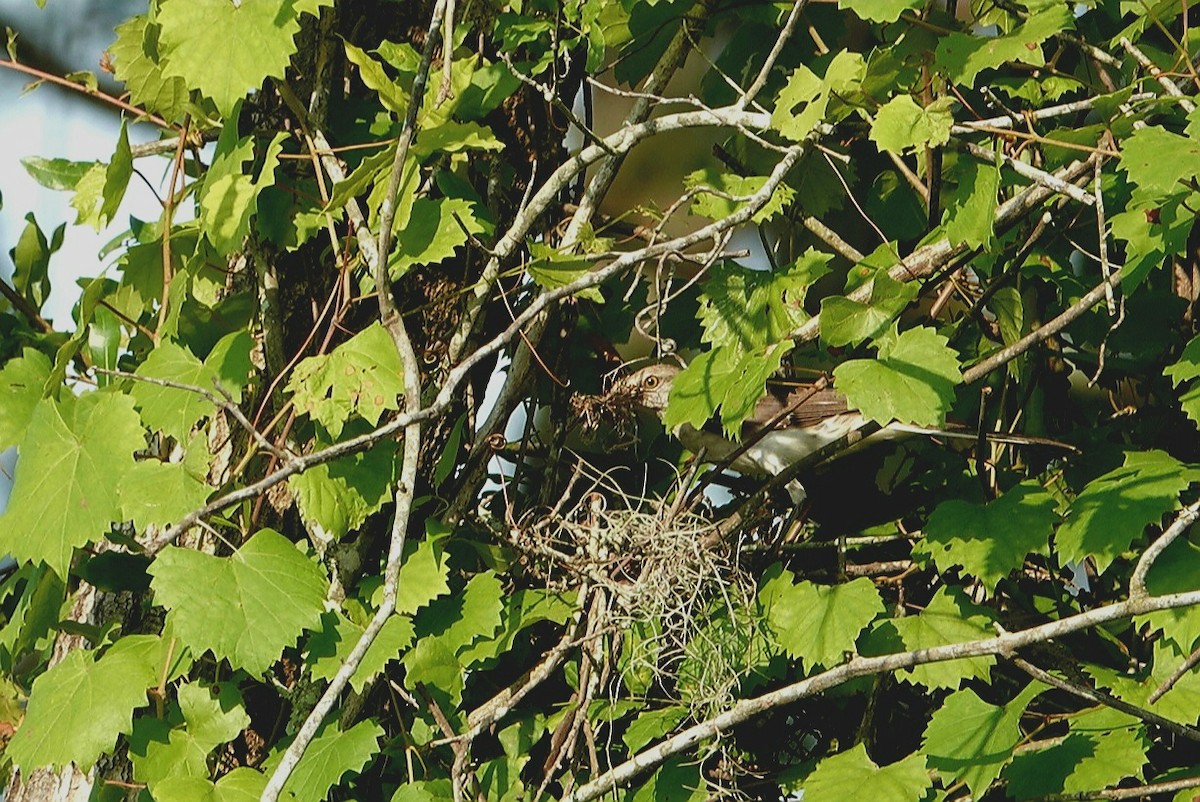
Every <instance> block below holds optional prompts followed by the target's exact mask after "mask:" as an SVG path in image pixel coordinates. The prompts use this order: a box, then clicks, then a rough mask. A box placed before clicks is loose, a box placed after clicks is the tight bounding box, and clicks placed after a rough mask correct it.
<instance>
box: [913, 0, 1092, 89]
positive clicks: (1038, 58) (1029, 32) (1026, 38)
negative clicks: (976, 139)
mask: <svg viewBox="0 0 1200 802" xmlns="http://www.w3.org/2000/svg"><path fill="white" fill-rule="evenodd" d="M1073 21H1074V17H1073V16H1072V14H1071V9H1069V8H1067V7H1066V6H1058V5H1050V6H1047V7H1046V8H1043V9H1042V10H1040V11H1038V12H1037V13H1036V14H1032V15H1030V17H1029V18H1028V19H1027V20H1026V21H1025V22H1024V23H1023V24H1022V25H1021V26H1020V27H1018V28H1017V29H1016V30H1014V31H1013V32H1012V33H1010V34H1008V35H1006V36H992V37H986V36H975V35H970V34H965V33H951V34H947V35H946V36H944V37H942V39H941V41H940V42H938V46H937V50H936V51H935V54H934V59H935V60H936V62H937V66H938V68H939V69H940V70H942V71H944V72H946V73H947V74H948V75H949V77H950V80H952V81H954V82H955V83H957V84H964V85H966V86H968V87H973V86H974V85H975V77H976V76H977V75H979V73H980V72H982V71H983V70H987V69H994V68H996V67H999V66H1000V65H1002V64H1004V62H1006V61H1019V62H1021V63H1023V64H1032V65H1033V66H1035V67H1040V66H1042V65H1043V64H1045V63H1046V56H1045V54H1044V53H1043V52H1042V47H1041V44H1042V42H1044V41H1046V40H1047V39H1049V38H1050V37H1051V36H1053V35H1054V34H1056V33H1059V32H1060V31H1063V30H1066V29H1068V28H1070V27H1072V22H1073Z"/></svg>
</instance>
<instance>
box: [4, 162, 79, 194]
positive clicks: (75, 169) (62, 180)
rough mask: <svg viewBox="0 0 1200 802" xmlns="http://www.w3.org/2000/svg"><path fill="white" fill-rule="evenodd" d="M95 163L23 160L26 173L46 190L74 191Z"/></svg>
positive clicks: (22, 164)
mask: <svg viewBox="0 0 1200 802" xmlns="http://www.w3.org/2000/svg"><path fill="white" fill-rule="evenodd" d="M94 164H95V162H73V161H71V160H69V159H43V158H42V157H41V156H26V157H25V158H23V159H21V166H22V167H24V168H25V172H27V173H29V175H30V176H31V177H32V178H33V180H34V181H37V182H38V183H39V184H41V185H42V186H44V187H45V188H46V189H57V190H66V191H71V190H74V189H75V187H76V186H77V185H78V184H79V182H80V181H81V180H82V179H83V177H84V175H86V174H87V171H88V170H90V169H92V165H94Z"/></svg>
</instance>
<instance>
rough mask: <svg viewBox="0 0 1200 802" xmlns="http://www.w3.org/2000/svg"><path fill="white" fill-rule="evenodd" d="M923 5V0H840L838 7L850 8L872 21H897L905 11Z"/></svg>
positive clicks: (861, 16)
mask: <svg viewBox="0 0 1200 802" xmlns="http://www.w3.org/2000/svg"><path fill="white" fill-rule="evenodd" d="M922 6H924V3H923V2H922V0H838V8H842V9H846V8H848V9H850V10H851V11H853V12H854V13H855V14H857V15H858V16H859V17H860V18H862V19H864V20H870V21H871V22H895V21H896V20H898V19H900V15H901V14H903V13H904V12H905V11H912V10H916V9H919V8H921V7H922Z"/></svg>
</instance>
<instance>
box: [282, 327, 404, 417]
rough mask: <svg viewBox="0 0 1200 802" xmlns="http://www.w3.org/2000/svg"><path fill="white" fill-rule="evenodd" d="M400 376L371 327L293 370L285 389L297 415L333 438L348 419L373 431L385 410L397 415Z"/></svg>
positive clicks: (381, 336)
mask: <svg viewBox="0 0 1200 802" xmlns="http://www.w3.org/2000/svg"><path fill="white" fill-rule="evenodd" d="M403 373H404V370H403V368H402V367H401V365H400V357H399V356H397V354H396V346H395V345H394V344H393V343H392V338H391V337H390V336H389V335H388V333H387V331H386V330H385V329H384V328H383V326H382V325H380V324H379V323H372V324H371V325H370V326H367V327H366V328H365V329H363V330H362V331H361V332H359V333H358V334H356V335H354V337H352V338H350V339H349V340H347V341H346V342H344V343H342V344H341V345H339V346H338V347H337V348H335V349H333V352H332V353H330V354H327V355H325V356H313V357H308V358H307V359H305V360H304V361H303V362H301V363H300V364H299V365H297V366H296V369H295V370H294V371H293V372H292V378H291V381H289V382H288V389H289V390H290V391H291V392H292V400H293V402H294V403H295V405H296V409H297V410H298V411H300V412H304V413H307V414H308V415H309V416H310V417H312V418H313V419H314V420H316V421H317V422H319V423H320V424H321V425H322V426H324V427H325V429H326V430H327V431H328V432H329V434H330V435H332V436H333V437H337V436H339V435H340V434H341V432H342V427H343V426H344V425H345V423H346V421H347V420H348V419H349V418H350V416H351V415H357V416H359V417H360V418H363V419H364V420H366V421H367V422H368V423H370V424H371V425H372V426H375V425H377V424H378V423H379V419H380V418H381V417H382V416H383V411H384V410H385V409H399V408H400V402H399V400H398V396H399V395H400V394H401V393H402V392H403V391H404V381H403V379H402V378H401V377H402V376H403Z"/></svg>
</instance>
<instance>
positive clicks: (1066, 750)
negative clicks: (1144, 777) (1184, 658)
mask: <svg viewBox="0 0 1200 802" xmlns="http://www.w3.org/2000/svg"><path fill="white" fill-rule="evenodd" d="M1070 721H1071V731H1070V733H1069V734H1068V735H1067V736H1066V737H1065V738H1063V739H1061V740H1055V741H1054V742H1053V743H1050V744H1048V745H1046V746H1045V747H1043V748H1042V749H1038V750H1036V751H1026V752H1022V753H1021V754H1019V755H1017V756H1016V757H1014V758H1013V761H1012V764H1011V765H1009V766H1008V767H1007V768H1006V769H1005V770H1004V777H1005V779H1007V780H1008V793H1009V794H1010V795H1011V796H1013V797H1014V798H1015V799H1032V798H1035V797H1043V796H1049V795H1052V794H1087V793H1089V792H1091V793H1094V792H1096V791H1100V790H1102V789H1104V788H1109V787H1111V786H1114V785H1116V784H1117V783H1118V782H1120V781H1121V780H1123V779H1125V778H1127V777H1134V778H1138V779H1140V777H1141V769H1142V766H1143V765H1144V764H1145V762H1146V750H1147V749H1149V748H1150V741H1149V739H1148V738H1146V736H1145V734H1144V733H1143V732H1142V728H1141V727H1140V726H1138V722H1137V720H1136V719H1134V718H1133V717H1131V716H1126V715H1124V714H1121V713H1116V712H1115V711H1112V710H1108V709H1105V708H1099V709H1097V710H1093V711H1086V712H1083V713H1082V714H1079V715H1077V716H1075V717H1073V718H1072V719H1071V720H1070Z"/></svg>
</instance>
